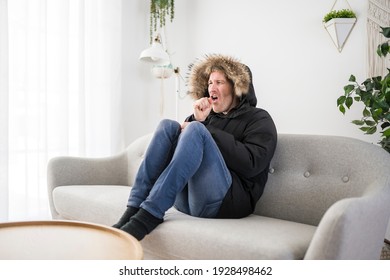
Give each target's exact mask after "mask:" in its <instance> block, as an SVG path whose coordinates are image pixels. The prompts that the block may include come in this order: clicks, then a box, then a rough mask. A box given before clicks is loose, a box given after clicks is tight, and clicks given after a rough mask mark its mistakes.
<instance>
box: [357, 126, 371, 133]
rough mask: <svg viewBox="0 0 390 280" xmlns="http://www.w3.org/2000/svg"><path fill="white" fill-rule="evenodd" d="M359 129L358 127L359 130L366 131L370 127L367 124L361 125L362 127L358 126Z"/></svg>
mask: <svg viewBox="0 0 390 280" xmlns="http://www.w3.org/2000/svg"><path fill="white" fill-rule="evenodd" d="M359 129H360V130H361V131H364V132H367V131H368V130H369V129H370V127H369V126H362V127H360V128H359Z"/></svg>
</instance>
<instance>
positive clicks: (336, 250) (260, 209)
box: [48, 134, 390, 260]
mask: <svg viewBox="0 0 390 280" xmlns="http://www.w3.org/2000/svg"><path fill="white" fill-rule="evenodd" d="M150 138H151V135H146V136H143V137H141V138H139V139H137V140H136V141H134V142H133V143H132V144H131V145H130V146H129V147H128V148H127V149H126V151H124V152H123V153H121V154H118V155H115V156H112V157H107V158H72V157H56V158H53V159H52V160H51V161H50V162H49V165H48V191H49V198H50V207H51V211H52V215H53V218H55V219H71V220H81V221H88V222H95V223H101V224H104V225H112V224H114V223H115V222H116V221H117V219H118V218H119V217H120V216H121V214H122V212H123V211H124V210H125V205H126V202H127V198H128V195H129V192H130V188H131V187H130V186H131V185H132V182H133V180H134V175H135V173H136V171H137V169H138V166H139V164H140V162H141V160H142V157H143V154H144V151H145V149H146V148H147V145H148V143H149V141H150ZM389 167H390V156H389V154H388V153H386V152H385V151H384V150H383V149H382V148H380V147H378V146H376V145H374V144H369V143H366V142H363V141H360V140H356V139H352V138H345V137H336V136H319V135H317V136H316V135H288V134H279V139H278V146H277V149H276V152H275V156H274V158H273V160H272V163H271V167H270V170H269V180H268V182H267V185H266V189H265V192H264V195H263V196H262V197H261V199H260V201H259V202H258V204H257V207H256V211H255V213H254V214H253V215H250V216H249V217H246V218H243V219H223V220H218V219H203V218H195V217H191V216H188V215H185V214H182V213H180V212H178V211H176V210H175V209H174V208H172V209H170V210H169V211H168V212H167V213H166V216H165V222H164V223H163V224H161V225H160V226H158V227H157V229H156V230H155V231H153V232H152V233H151V234H150V235H148V236H146V237H145V238H144V239H143V240H142V242H141V243H142V246H143V249H144V256H145V259H272V260H278V259H294V260H295V259H297V260H299V259H307V260H309V259H379V257H380V252H381V248H382V245H383V240H384V236H385V232H386V227H387V222H388V220H389V216H390V181H389V180H390V179H389V178H390V172H389V169H390V168H389Z"/></svg>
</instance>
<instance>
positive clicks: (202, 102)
mask: <svg viewBox="0 0 390 280" xmlns="http://www.w3.org/2000/svg"><path fill="white" fill-rule="evenodd" d="M211 109H212V106H211V98H210V97H209V98H208V97H203V98H201V99H198V100H196V101H195V102H194V117H195V120H197V121H200V122H202V121H204V120H205V119H206V118H207V116H208V115H209V114H210V112H211Z"/></svg>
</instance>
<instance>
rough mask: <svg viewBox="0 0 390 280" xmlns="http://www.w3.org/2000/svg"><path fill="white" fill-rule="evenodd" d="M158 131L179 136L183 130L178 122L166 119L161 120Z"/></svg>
mask: <svg viewBox="0 0 390 280" xmlns="http://www.w3.org/2000/svg"><path fill="white" fill-rule="evenodd" d="M157 130H160V131H164V132H167V133H168V134H170V135H171V134H177V133H178V131H180V130H181V125H180V123H178V122H177V121H174V120H170V119H164V120H161V121H160V123H159V125H158V128H157Z"/></svg>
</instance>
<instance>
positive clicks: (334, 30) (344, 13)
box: [323, 1, 357, 52]
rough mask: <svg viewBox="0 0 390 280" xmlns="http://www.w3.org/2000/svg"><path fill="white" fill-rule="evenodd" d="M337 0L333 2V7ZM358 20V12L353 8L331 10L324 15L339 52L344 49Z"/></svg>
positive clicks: (327, 27) (327, 28)
mask: <svg viewBox="0 0 390 280" xmlns="http://www.w3.org/2000/svg"><path fill="white" fill-rule="evenodd" d="M336 2H337V1H335V3H334V4H333V7H334V5H335V4H336ZM333 7H332V9H333ZM356 20H357V18H356V14H355V13H354V12H353V11H352V9H342V10H331V11H330V12H329V13H327V14H326V15H325V16H324V19H323V23H324V27H325V29H326V31H328V33H329V35H330V37H331V38H332V40H333V43H334V44H335V46H336V48H337V50H338V51H339V52H341V51H342V50H343V47H344V45H345V43H346V41H347V39H348V37H349V35H350V34H351V31H352V29H353V27H354V26H355V23H356Z"/></svg>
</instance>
